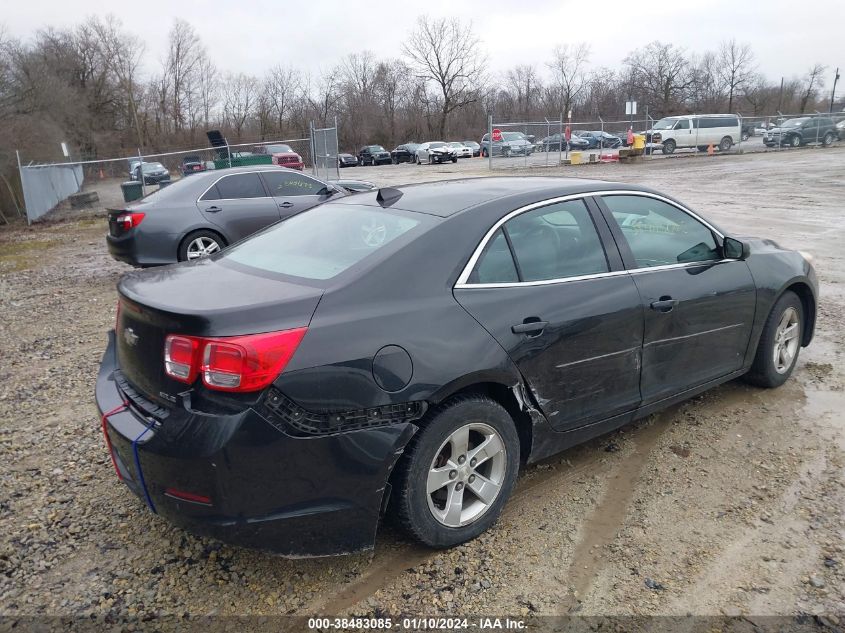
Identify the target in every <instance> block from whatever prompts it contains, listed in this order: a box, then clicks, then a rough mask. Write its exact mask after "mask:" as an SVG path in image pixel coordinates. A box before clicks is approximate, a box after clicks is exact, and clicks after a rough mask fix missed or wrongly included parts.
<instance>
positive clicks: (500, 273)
mask: <svg viewBox="0 0 845 633" xmlns="http://www.w3.org/2000/svg"><path fill="white" fill-rule="evenodd" d="M506 246H510V247H511V248H510V249H509V250H506V248H505V247H506ZM512 267H514V268H515V269H516V270H515V271H513V270H512ZM608 270H609V268H608V264H607V258H606V257H605V254H604V248H603V247H602V244H601V241H600V240H599V236H598V233H597V232H596V228H595V226H594V225H593V221H592V219H591V218H590V214H589V212H588V211H587V207H586V206H585V205H584V201H583V200H569V201H566V202H557V203H555V204H550V205H548V206H545V207H540V208H538V209H533V210H531V211H527V212H525V213H522V214H521V215H518V216H516V217H515V218H513V219H511V220H509V221H507V222H506V223H505V224H504V225H503V227H502V229H500V230H499V231H497V232H496V234H495V235H494V236H493V238H492V239H491V240H490V242H488V244H487V245H486V246H485V249H484V252H483V253H482V256H481V257H480V258H479V260H478V263H477V265H476V268H475V270H474V271H473V273H472V275H471V276H470V283H502V282H509V281H516V280H518V281H523V282H524V281H549V280H555V279H565V278H568V277H580V276H582V275H592V274H597V273H604V272H608ZM514 272H515V273H516V277H517V279H514V278H513V277H514Z"/></svg>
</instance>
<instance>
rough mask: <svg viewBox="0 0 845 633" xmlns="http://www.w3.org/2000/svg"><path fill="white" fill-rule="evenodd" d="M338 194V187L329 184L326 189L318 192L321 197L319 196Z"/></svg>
mask: <svg viewBox="0 0 845 633" xmlns="http://www.w3.org/2000/svg"><path fill="white" fill-rule="evenodd" d="M337 192H338V188H337V187H335V186H334V185H332V184H330V183H327V184H326V186H325V187H323V188H322V189H320V191H318V192H317V195H319V196H333V195H335V194H336V193H337Z"/></svg>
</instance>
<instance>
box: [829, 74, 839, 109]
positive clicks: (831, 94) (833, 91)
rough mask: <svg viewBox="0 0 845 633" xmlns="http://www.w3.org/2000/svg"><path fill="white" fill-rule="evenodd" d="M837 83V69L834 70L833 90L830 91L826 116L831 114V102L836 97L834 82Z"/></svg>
mask: <svg viewBox="0 0 845 633" xmlns="http://www.w3.org/2000/svg"><path fill="white" fill-rule="evenodd" d="M837 81H839V68H837V69H836V74H835V75H834V76H833V90H831V91H830V108H828V110H827V111H828V114H829V113H831V112H833V100H834V99H835V97H836V82H837Z"/></svg>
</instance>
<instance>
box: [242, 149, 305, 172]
mask: <svg viewBox="0 0 845 633" xmlns="http://www.w3.org/2000/svg"><path fill="white" fill-rule="evenodd" d="M252 153H253V154H270V155H271V156H272V157H273V158H272V161H273V164H274V165H280V166H282V167H287V168H289V169H298V170H299V171H302V170H303V169H305V163H304V162H303V160H302V156H300V155H299V154H297V153H296V152H295V151H293V150H292V149H291V147H290V145H284V144H282V143H277V144H274V145H256V146H255V148H254V149H253V150H252Z"/></svg>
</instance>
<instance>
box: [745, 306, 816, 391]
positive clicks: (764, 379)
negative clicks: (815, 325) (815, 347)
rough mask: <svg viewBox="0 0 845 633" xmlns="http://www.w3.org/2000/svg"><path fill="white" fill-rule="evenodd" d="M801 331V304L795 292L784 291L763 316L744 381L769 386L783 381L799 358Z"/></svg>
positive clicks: (802, 323) (759, 385) (802, 328)
mask: <svg viewBox="0 0 845 633" xmlns="http://www.w3.org/2000/svg"><path fill="white" fill-rule="evenodd" d="M803 333H804V306H803V304H802V303H801V299H799V298H798V295H796V294H795V293H794V292H792V291H786V292H785V293H783V295H781V297H780V299H778V300H777V302H776V303H775V305H774V307H773V308H772V311H771V312H770V313H769V316H768V318H767V319H766V325H765V326H764V327H763V332H762V334H761V335H760V342H759V343H758V344H757V353H756V355H755V356H754V363H753V364H752V365H751V369H750V370H749V372H748V374H746V376H745V378H746V380H747V381H748V382H750V383H751V384H753V385H757V386H758V387H766V388H770V389H771V388H773V387H780V386H781V385H782V384H783V383H785V382H786V381H787V379H788V378H789V377H790V376H791V375H792V371H793V369H795V363H796V362H797V361H798V353H799V351H800V350H801V338H802V335H803Z"/></svg>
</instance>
